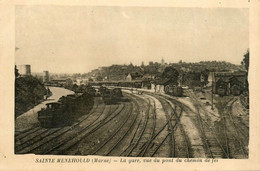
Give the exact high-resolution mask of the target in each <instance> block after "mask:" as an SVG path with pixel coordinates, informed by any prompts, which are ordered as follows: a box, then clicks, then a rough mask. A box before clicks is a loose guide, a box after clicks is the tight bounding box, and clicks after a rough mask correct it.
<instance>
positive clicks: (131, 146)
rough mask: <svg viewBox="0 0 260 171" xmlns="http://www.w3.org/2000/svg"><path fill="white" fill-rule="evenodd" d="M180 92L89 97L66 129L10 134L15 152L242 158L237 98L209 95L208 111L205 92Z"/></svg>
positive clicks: (242, 115) (245, 140)
mask: <svg viewBox="0 0 260 171" xmlns="http://www.w3.org/2000/svg"><path fill="white" fill-rule="evenodd" d="M184 94H185V96H184V97H173V96H170V95H166V94H156V93H152V92H148V91H147V92H142V94H138V93H136V92H131V91H129V90H123V96H122V98H121V99H120V100H118V101H117V102H116V103H114V104H106V103H104V101H103V99H102V97H94V104H93V107H92V108H91V110H90V112H88V113H86V114H82V115H81V117H79V118H78V119H77V121H75V122H74V123H73V124H72V125H69V126H64V127H58V128H42V127H41V126H40V125H35V126H34V127H31V128H29V129H26V130H23V131H20V132H18V131H16V133H15V153H16V154H29V153H32V154H41V155H43V154H44V155H46V154H50V155H100V156H125V157H128V156H129V157H171V158H177V157H178V158H236V159H240V158H248V151H249V149H248V144H249V123H248V118H249V115H248V109H245V108H243V107H241V106H242V105H241V104H240V101H239V97H237V96H227V97H215V99H214V110H211V106H209V105H206V104H207V103H206V102H205V99H207V96H208V94H207V93H204V94H202V95H201V94H199V93H196V92H193V91H192V90H190V89H188V90H185V92H184ZM200 96H203V97H205V98H199V97H200Z"/></svg>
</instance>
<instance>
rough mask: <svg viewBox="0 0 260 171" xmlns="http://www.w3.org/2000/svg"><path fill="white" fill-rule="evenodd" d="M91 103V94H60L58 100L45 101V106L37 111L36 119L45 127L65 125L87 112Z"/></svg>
mask: <svg viewBox="0 0 260 171" xmlns="http://www.w3.org/2000/svg"><path fill="white" fill-rule="evenodd" d="M93 104H94V101H93V96H91V95H90V94H88V93H83V94H82V95H80V96H78V95H67V96H62V97H61V98H60V99H59V100H58V102H51V103H47V104H46V108H45V109H44V108H42V109H41V110H40V111H39V112H38V120H39V122H40V124H41V126H42V127H45V128H51V127H63V126H67V125H70V124H72V122H73V121H74V120H75V119H76V118H77V116H79V115H81V114H84V113H87V112H89V111H90V110H91V109H92V107H93Z"/></svg>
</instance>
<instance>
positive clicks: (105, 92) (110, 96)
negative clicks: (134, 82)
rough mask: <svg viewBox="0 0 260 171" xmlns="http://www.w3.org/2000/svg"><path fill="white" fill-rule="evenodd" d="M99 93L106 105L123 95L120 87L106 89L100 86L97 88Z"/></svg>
mask: <svg viewBox="0 0 260 171" xmlns="http://www.w3.org/2000/svg"><path fill="white" fill-rule="evenodd" d="M99 93H100V96H101V97H102V98H103V101H104V103H105V104H107V105H109V104H113V103H117V102H118V101H120V99H121V98H122V97H123V94H122V90H121V88H113V89H108V88H106V87H103V86H101V87H100V88H99Z"/></svg>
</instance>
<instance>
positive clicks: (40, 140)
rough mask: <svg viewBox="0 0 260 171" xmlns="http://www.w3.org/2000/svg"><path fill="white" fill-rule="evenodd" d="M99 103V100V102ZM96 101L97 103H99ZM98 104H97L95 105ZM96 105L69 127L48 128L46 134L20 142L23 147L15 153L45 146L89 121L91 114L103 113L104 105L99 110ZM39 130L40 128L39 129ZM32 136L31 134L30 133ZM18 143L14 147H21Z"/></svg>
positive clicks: (32, 150) (31, 151) (22, 152)
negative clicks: (56, 129) (55, 129)
mask: <svg viewBox="0 0 260 171" xmlns="http://www.w3.org/2000/svg"><path fill="white" fill-rule="evenodd" d="M99 103H100V102H99ZM99 103H98V104H99ZM97 106H98V105H97ZM96 109H97V107H94V108H93V110H92V111H91V112H90V113H89V114H88V115H85V116H83V117H82V118H81V119H80V120H79V122H76V123H74V124H73V125H72V126H70V127H64V128H58V131H51V130H53V129H54V128H51V129H48V130H49V134H47V135H46V136H40V137H37V136H35V137H36V139H28V141H27V143H26V145H24V144H22V146H23V148H22V149H20V150H18V151H17V153H20V154H24V153H33V152H35V150H37V149H38V148H41V147H42V146H45V145H46V144H47V143H51V142H54V143H55V140H56V139H57V138H59V137H61V136H63V135H65V134H66V133H69V132H70V131H71V130H73V129H75V128H77V127H80V126H81V124H83V123H85V122H89V121H88V118H89V117H90V116H91V115H96V114H98V113H103V111H104V110H105V106H104V105H103V106H102V105H101V107H100V109H99V110H96ZM39 130H41V129H39ZM34 134H36V135H39V132H37V131H36V132H34ZM30 136H32V135H30ZM19 146H20V145H16V148H21V147H19Z"/></svg>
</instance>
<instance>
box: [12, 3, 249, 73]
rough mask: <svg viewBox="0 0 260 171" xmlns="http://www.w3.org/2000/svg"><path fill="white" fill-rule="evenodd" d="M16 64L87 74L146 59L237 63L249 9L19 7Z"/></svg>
mask: <svg viewBox="0 0 260 171" xmlns="http://www.w3.org/2000/svg"><path fill="white" fill-rule="evenodd" d="M15 24H16V33H15V34H16V47H18V48H19V49H18V50H16V59H15V61H16V64H17V65H19V64H30V65H31V68H32V72H42V71H43V70H49V71H50V72H52V73H54V72H55V73H64V72H67V73H76V72H80V73H83V72H88V71H90V70H92V69H95V68H98V67H99V66H108V65H111V64H129V63H130V62H132V63H133V64H136V65H140V64H141V62H142V61H144V63H145V64H147V63H148V62H149V61H157V62H160V61H161V59H162V58H164V60H165V61H166V62H178V61H179V60H182V61H185V62H198V61H201V60H221V61H222V60H225V61H228V62H231V63H234V64H239V63H240V62H241V61H242V59H243V54H244V53H245V52H246V50H247V49H248V48H249V11H248V9H231V8H222V9H220V8H161V7H160V8H155V7H82V6H81V7H80V6H17V7H16V21H15Z"/></svg>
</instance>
